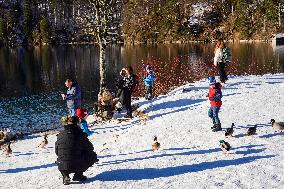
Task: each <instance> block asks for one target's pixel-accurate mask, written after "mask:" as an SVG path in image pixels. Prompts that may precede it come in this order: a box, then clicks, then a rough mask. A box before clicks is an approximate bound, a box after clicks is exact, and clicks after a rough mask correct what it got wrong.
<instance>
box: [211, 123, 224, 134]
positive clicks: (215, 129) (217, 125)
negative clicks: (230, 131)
mask: <svg viewBox="0 0 284 189" xmlns="http://www.w3.org/2000/svg"><path fill="white" fill-rule="evenodd" d="M221 130H222V127H221V123H219V124H216V127H215V128H213V129H212V131H213V132H217V131H221Z"/></svg>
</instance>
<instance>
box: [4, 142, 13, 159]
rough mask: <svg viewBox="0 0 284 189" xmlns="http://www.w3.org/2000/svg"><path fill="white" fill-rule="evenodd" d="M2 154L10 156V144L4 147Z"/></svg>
mask: <svg viewBox="0 0 284 189" xmlns="http://www.w3.org/2000/svg"><path fill="white" fill-rule="evenodd" d="M4 153H5V155H6V156H10V155H11V154H12V149H11V143H10V142H9V143H8V144H7V147H6V149H5V152H4Z"/></svg>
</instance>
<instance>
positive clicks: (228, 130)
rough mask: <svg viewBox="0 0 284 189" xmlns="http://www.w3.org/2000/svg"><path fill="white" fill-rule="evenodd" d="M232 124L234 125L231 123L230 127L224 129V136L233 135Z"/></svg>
mask: <svg viewBox="0 0 284 189" xmlns="http://www.w3.org/2000/svg"><path fill="white" fill-rule="evenodd" d="M234 126H235V124H234V123H232V125H231V127H230V128H228V129H227V130H226V132H225V137H229V136H232V135H233V133H234Z"/></svg>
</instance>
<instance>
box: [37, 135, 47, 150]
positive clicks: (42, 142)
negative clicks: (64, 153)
mask: <svg viewBox="0 0 284 189" xmlns="http://www.w3.org/2000/svg"><path fill="white" fill-rule="evenodd" d="M47 144H48V141H47V135H46V134H45V135H44V136H43V141H41V143H40V144H39V145H38V146H37V147H40V148H45V147H46V145H47Z"/></svg>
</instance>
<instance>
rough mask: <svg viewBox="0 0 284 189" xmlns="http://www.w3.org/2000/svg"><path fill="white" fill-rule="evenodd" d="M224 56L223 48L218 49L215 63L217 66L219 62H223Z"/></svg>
mask: <svg viewBox="0 0 284 189" xmlns="http://www.w3.org/2000/svg"><path fill="white" fill-rule="evenodd" d="M222 58H223V49H220V48H219V49H216V51H215V56H214V65H215V66H217V64H218V62H222V61H223V60H222Z"/></svg>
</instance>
